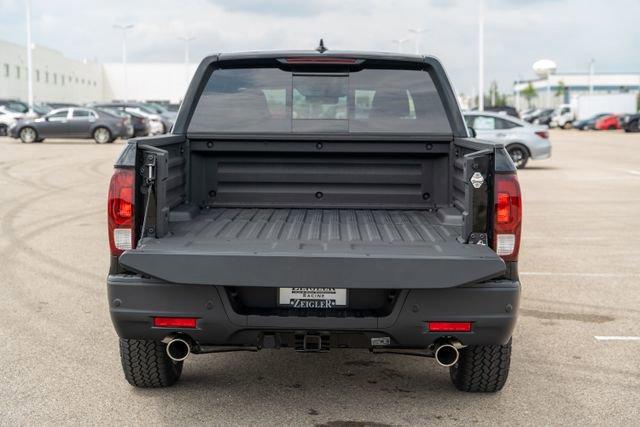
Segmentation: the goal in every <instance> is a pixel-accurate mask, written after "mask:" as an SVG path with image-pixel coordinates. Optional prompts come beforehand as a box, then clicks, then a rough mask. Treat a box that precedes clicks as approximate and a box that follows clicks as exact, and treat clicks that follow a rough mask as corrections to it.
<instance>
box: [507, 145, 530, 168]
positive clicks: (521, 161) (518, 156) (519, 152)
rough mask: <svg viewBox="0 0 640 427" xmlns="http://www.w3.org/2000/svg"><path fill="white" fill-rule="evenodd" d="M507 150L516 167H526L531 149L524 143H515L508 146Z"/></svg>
mask: <svg viewBox="0 0 640 427" xmlns="http://www.w3.org/2000/svg"><path fill="white" fill-rule="evenodd" d="M507 152H508V153H509V156H510V157H511V160H513V164H514V165H516V168H518V169H524V167H525V166H526V165H527V162H528V161H529V151H527V149H526V148H525V147H524V146H523V145H520V144H513V145H510V146H508V147H507Z"/></svg>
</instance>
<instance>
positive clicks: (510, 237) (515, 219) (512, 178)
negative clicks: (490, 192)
mask: <svg viewBox="0 0 640 427" xmlns="http://www.w3.org/2000/svg"><path fill="white" fill-rule="evenodd" d="M494 218H495V219H494V224H493V249H494V250H495V251H496V253H497V254H498V255H500V256H501V257H502V259H504V260H505V261H517V260H518V251H519V250H520V229H521V226H522V195H521V193H520V184H519V183H518V176H517V175H516V174H515V173H514V174H496V178H495V209H494Z"/></svg>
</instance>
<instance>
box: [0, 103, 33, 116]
mask: <svg viewBox="0 0 640 427" xmlns="http://www.w3.org/2000/svg"><path fill="white" fill-rule="evenodd" d="M0 107H4V108H5V109H7V110H8V111H11V112H13V113H18V114H21V115H22V117H23V118H25V119H35V118H37V117H40V115H39V114H38V112H37V111H36V110H35V108H34V111H33V112H31V113H30V112H29V105H28V104H27V103H25V102H22V101H19V100H17V99H0Z"/></svg>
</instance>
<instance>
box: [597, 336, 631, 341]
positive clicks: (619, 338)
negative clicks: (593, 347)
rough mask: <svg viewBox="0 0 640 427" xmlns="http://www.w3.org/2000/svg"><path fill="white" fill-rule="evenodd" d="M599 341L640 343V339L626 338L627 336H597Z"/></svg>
mask: <svg viewBox="0 0 640 427" xmlns="http://www.w3.org/2000/svg"><path fill="white" fill-rule="evenodd" d="M594 338H595V339H596V340H598V341H640V337H625V336H611V337H607V336H595V337H594Z"/></svg>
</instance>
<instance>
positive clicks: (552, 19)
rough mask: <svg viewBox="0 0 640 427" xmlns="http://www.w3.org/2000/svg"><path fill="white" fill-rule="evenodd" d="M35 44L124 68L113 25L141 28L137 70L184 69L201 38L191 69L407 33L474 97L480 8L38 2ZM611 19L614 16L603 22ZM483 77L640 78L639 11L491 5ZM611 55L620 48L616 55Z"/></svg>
mask: <svg viewBox="0 0 640 427" xmlns="http://www.w3.org/2000/svg"><path fill="white" fill-rule="evenodd" d="M32 4H33V22H32V26H33V28H34V42H35V43H36V44H39V45H44V46H47V47H51V48H54V49H56V50H59V51H61V52H63V53H64V54H65V55H67V56H70V57H74V58H78V59H82V58H88V59H94V58H97V59H99V60H100V61H103V62H108V61H119V60H120V57H121V41H120V40H121V38H120V37H121V35H120V33H119V32H117V31H116V30H114V29H113V28H112V25H113V24H114V23H125V22H126V23H128V22H130V23H133V24H135V28H134V29H133V30H131V31H130V32H129V34H128V56H129V59H130V60H131V61H182V60H183V57H184V43H183V42H182V41H180V40H179V39H178V36H181V35H191V36H194V37H196V39H195V40H194V41H192V42H191V43H190V50H191V58H192V59H194V60H197V59H198V58H201V57H203V56H205V55H208V54H211V53H216V52H222V51H240V50H261V49H313V48H315V47H316V46H317V44H318V39H319V38H320V37H323V38H324V39H325V42H326V44H327V46H328V47H329V49H354V50H359V49H361V50H383V51H392V50H395V49H396V46H395V45H394V44H393V43H392V40H393V39H399V38H409V40H408V41H407V42H406V43H405V44H404V50H405V51H413V49H414V40H413V38H412V37H413V36H412V35H411V34H409V33H408V31H407V29H408V28H417V27H420V28H426V29H428V31H427V32H426V33H425V34H423V35H422V36H421V37H420V39H419V45H420V46H421V47H422V50H423V51H426V52H429V53H432V54H435V55H436V56H438V57H439V58H441V59H442V61H443V63H444V64H445V67H446V68H447V69H448V71H449V74H450V76H451V77H452V79H453V81H454V83H455V85H456V87H457V88H458V89H459V90H460V91H462V92H465V93H471V92H472V90H473V88H474V87H477V83H476V79H477V77H476V76H477V62H478V58H477V37H478V33H477V12H478V8H477V4H478V3H477V1H476V0H450V1H446V0H429V1H426V0H362V1H359V0H322V1H320V0H306V1H304V0H301V1H294V0H281V1H259V0H186V1H185V0H182V1H180V0H136V1H135V2H132V1H125V0H111V1H109V2H104V1H97V0H57V1H55V2H52V1H47V0H32ZM0 10H2V12H3V15H2V18H1V19H2V25H0V39H3V40H8V41H12V42H15V43H19V44H24V40H25V35H24V28H25V23H24V1H23V0H0ZM603 11H612V13H603ZM485 15H486V24H485V29H486V34H485V54H486V56H485V64H486V69H485V75H486V79H487V82H486V84H485V86H486V87H488V86H489V82H490V81H491V80H497V81H498V84H499V86H500V88H501V89H502V90H509V87H510V84H511V83H512V82H513V81H514V80H515V79H517V78H518V76H519V75H522V76H523V77H525V78H527V77H533V73H532V71H531V64H532V63H533V62H534V61H535V60H537V59H540V58H542V57H548V58H551V59H554V60H555V61H556V62H557V63H558V66H559V71H560V72H562V71H582V70H585V69H586V66H587V65H586V64H587V63H588V60H589V59H590V58H592V57H593V58H595V59H596V69H597V70H598V71H627V72H628V71H636V72H638V71H640V55H633V54H630V53H631V52H635V51H636V50H637V46H638V45H640V31H638V30H637V17H638V16H640V1H638V0H608V1H605V0H594V1H590V2H588V4H587V2H584V1H583V0H486V11H485ZM612 46H614V47H615V48H614V49H612Z"/></svg>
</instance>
